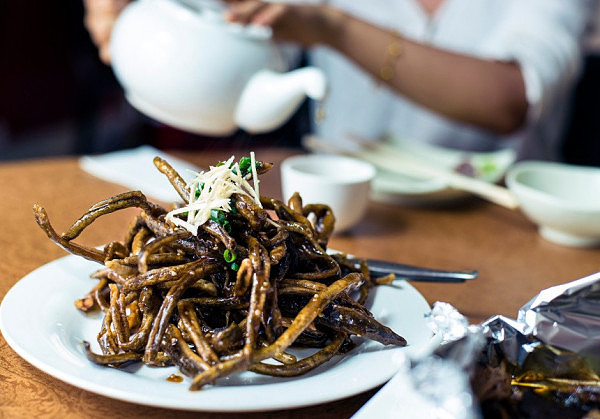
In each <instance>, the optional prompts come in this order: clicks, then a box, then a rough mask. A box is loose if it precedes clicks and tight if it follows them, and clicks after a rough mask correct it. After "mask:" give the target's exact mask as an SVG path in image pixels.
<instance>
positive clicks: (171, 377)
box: [167, 374, 183, 383]
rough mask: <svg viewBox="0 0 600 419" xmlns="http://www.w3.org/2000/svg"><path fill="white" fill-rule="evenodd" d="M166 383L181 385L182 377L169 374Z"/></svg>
mask: <svg viewBox="0 0 600 419" xmlns="http://www.w3.org/2000/svg"><path fill="white" fill-rule="evenodd" d="M167 381H170V382H172V383H181V382H182V381H183V377H182V376H181V375H177V374H171V375H169V376H168V377H167Z"/></svg>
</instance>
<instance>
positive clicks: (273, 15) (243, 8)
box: [225, 0, 335, 47]
mask: <svg viewBox="0 0 600 419" xmlns="http://www.w3.org/2000/svg"><path fill="white" fill-rule="evenodd" d="M226 2H227V3H228V5H229V7H228V9H227V12H226V14H225V19H227V20H228V21H230V22H236V23H240V24H243V25H246V24H253V25H261V26H269V27H270V28H271V29H272V30H273V37H274V38H275V39H277V40H280V41H293V42H297V43H299V44H300V45H302V46H305V47H310V46H313V45H315V44H320V43H324V44H326V43H328V42H329V37H330V36H331V34H333V33H334V32H335V28H334V27H335V12H334V11H333V10H332V9H329V8H327V7H325V6H321V5H309V4H302V5H291V4H285V3H267V2H264V1H260V0H226Z"/></svg>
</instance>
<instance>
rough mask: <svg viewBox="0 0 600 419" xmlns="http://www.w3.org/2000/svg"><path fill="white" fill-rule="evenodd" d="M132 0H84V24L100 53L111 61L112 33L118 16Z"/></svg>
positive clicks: (106, 62)
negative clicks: (110, 45)
mask: <svg viewBox="0 0 600 419" xmlns="http://www.w3.org/2000/svg"><path fill="white" fill-rule="evenodd" d="M129 2H130V0H84V2H83V5H84V8H85V16H84V24H85V27H86V28H87V30H88V32H89V33H90V37H91V38H92V41H93V42H94V44H96V46H97V47H98V55H99V56H100V59H101V60H102V61H103V62H104V63H105V64H109V63H110V49H109V44H110V33H111V31H112V28H113V25H114V23H115V20H117V17H118V16H119V14H120V13H121V11H122V10H123V8H125V6H127V4H128V3H129Z"/></svg>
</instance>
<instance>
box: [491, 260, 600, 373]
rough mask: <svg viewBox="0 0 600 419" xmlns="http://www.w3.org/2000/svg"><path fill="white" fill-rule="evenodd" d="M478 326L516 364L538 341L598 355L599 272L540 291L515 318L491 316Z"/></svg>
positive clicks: (589, 355)
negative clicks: (480, 326) (481, 327)
mask: <svg viewBox="0 0 600 419" xmlns="http://www.w3.org/2000/svg"><path fill="white" fill-rule="evenodd" d="M482 326H483V328H484V334H485V335H486V336H487V337H489V338H492V339H493V341H494V343H495V344H496V345H497V346H498V347H499V348H501V349H502V352H503V353H504V355H505V356H506V358H507V359H508V360H509V361H510V362H512V363H514V364H516V365H523V362H524V361H525V359H526V358H527V355H528V354H529V353H531V352H533V350H534V349H535V348H536V347H537V346H539V345H540V344H547V345H551V346H554V347H556V348H560V349H563V350H567V351H571V352H574V353H576V354H578V355H581V356H582V357H590V358H595V357H597V356H598V354H600V272H599V273H596V274H593V275H590V276H587V277H585V278H581V279H578V280H576V281H572V282H568V283H566V284H562V285H557V286H554V287H551V288H547V289H545V290H542V291H541V292H540V293H539V294H538V295H536V296H535V297H533V298H532V299H531V300H530V301H529V302H527V303H526V304H525V305H524V306H523V307H521V309H520V310H519V312H518V315H517V319H516V320H511V319H508V318H506V317H503V316H494V317H492V318H490V319H489V320H487V321H485V322H484V323H483V324H482Z"/></svg>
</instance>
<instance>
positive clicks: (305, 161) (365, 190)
mask: <svg viewBox="0 0 600 419" xmlns="http://www.w3.org/2000/svg"><path fill="white" fill-rule="evenodd" d="M374 176H375V168H374V167H373V166H372V165H371V164H370V163H367V162H364V161H361V160H358V159H354V158H350V157H344V156H338V155H333V154H309V155H302V156H295V157H290V158H288V159H286V160H284V162H283V163H282V164H281V184H282V190H283V198H284V200H286V201H287V200H288V199H289V198H290V197H291V196H292V195H293V194H294V193H295V192H298V193H299V194H300V196H301V197H302V202H303V203H305V204H319V203H322V204H327V205H329V206H330V207H331V209H332V210H333V215H334V216H335V229H334V231H335V232H342V231H344V230H348V229H350V228H352V227H354V226H355V225H356V224H357V223H358V222H359V221H360V220H361V219H362V217H363V216H364V215H365V212H366V210H367V204H368V203H369V195H370V186H371V180H372V179H373V177H374Z"/></svg>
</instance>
